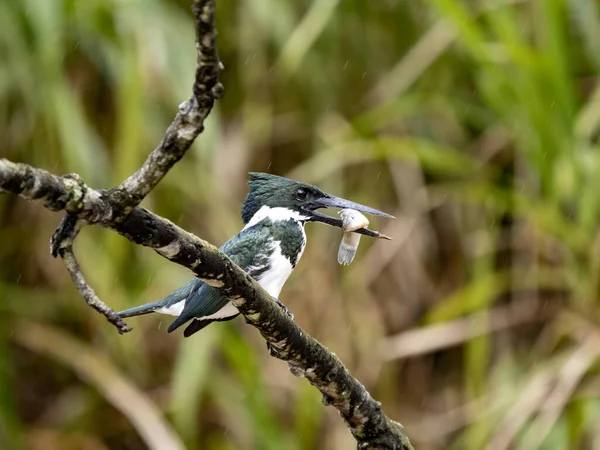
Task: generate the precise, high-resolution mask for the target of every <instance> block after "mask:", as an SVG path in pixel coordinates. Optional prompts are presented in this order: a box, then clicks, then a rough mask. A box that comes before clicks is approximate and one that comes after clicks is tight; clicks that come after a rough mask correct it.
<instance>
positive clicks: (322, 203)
mask: <svg viewBox="0 0 600 450" xmlns="http://www.w3.org/2000/svg"><path fill="white" fill-rule="evenodd" d="M311 207H312V208H311V211H310V214H311V217H310V219H309V221H311V222H321V223H325V224H327V225H331V226H333V227H338V228H342V227H343V223H342V220H341V219H337V218H335V217H330V216H328V215H326V214H321V213H320V212H318V211H316V210H317V209H319V208H339V209H354V210H356V211H360V212H363V213H367V214H374V215H376V216H382V217H389V218H391V219H395V217H394V216H392V215H391V214H388V213H384V212H383V211H379V210H378V209H375V208H371V207H370V206H365V205H361V204H360V203H355V202H351V201H350V200H346V199H344V198H340V197H336V196H334V195H330V194H327V195H326V196H325V197H321V198H318V199H315V200H313V202H312V205H311ZM354 232H355V233H359V234H364V235H366V236H371V237H376V238H381V239H391V238H390V237H388V236H386V235H385V234H381V233H379V232H377V231H373V230H369V229H368V228H359V229H358V230H355V231H354Z"/></svg>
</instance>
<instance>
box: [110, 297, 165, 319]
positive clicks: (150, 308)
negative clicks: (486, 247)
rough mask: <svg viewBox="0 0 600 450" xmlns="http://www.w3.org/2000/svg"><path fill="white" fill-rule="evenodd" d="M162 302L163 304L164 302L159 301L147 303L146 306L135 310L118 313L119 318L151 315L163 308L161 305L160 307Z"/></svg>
mask: <svg viewBox="0 0 600 450" xmlns="http://www.w3.org/2000/svg"><path fill="white" fill-rule="evenodd" d="M161 302H162V300H159V301H157V302H152V303H146V304H145V305H140V306H136V307H135V308H129V309H126V310H125V311H119V312H118V313H117V316H119V317H121V318H123V319H124V318H126V317H133V316H141V315H144V314H150V313H153V312H154V311H156V310H157V309H160V308H161V305H160V303H161Z"/></svg>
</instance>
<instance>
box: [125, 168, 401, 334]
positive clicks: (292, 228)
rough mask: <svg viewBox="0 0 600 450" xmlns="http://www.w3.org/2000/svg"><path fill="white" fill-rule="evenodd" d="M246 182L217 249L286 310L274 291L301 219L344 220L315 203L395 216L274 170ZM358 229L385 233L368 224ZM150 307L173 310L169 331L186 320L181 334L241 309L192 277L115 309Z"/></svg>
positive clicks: (296, 250) (285, 273)
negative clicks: (233, 226)
mask: <svg viewBox="0 0 600 450" xmlns="http://www.w3.org/2000/svg"><path fill="white" fill-rule="evenodd" d="M248 186H249V191H248V195H247V196H246V199H245V200H244V203H243V204H242V220H243V222H244V228H243V229H242V231H240V232H239V233H238V234H236V235H235V236H234V237H232V238H231V239H229V240H228V241H227V242H225V244H223V246H222V247H221V248H220V250H221V251H222V252H223V253H225V254H226V255H227V256H228V257H229V258H230V259H231V260H232V261H233V262H235V263H236V264H237V265H238V266H240V267H241V268H242V269H243V270H244V271H245V272H246V273H247V274H248V275H250V276H251V277H252V278H254V279H255V280H256V281H257V282H258V283H259V284H260V285H261V286H262V287H263V289H265V290H266V291H267V292H268V293H269V295H271V297H272V298H273V300H274V301H276V302H277V303H278V304H279V305H280V306H281V307H282V308H283V309H284V310H285V311H286V312H287V313H288V314H290V313H289V311H288V310H287V308H285V306H284V305H283V303H281V302H280V301H279V299H278V297H279V293H280V292H281V289H282V288H283V285H284V283H285V282H286V281H287V279H288V277H289V276H290V275H291V273H292V271H293V270H294V268H295V267H296V265H297V264H298V261H300V258H301V256H302V253H303V252H304V247H305V246H306V234H305V232H304V225H305V224H306V223H307V222H321V223H325V224H327V225H331V226H334V227H338V228H342V227H343V222H342V220H340V219H337V218H335V217H331V216H328V215H325V214H321V213H320V212H318V211H317V210H318V209H320V208H339V209H353V210H357V211H361V212H364V213H367V214H374V215H378V216H383V217H390V218H393V216H391V215H389V214H387V213H384V212H382V211H379V210H377V209H374V208H370V207H368V206H363V205H360V204H358V203H354V202H351V201H349V200H345V199H343V198H339V197H336V196H334V195H331V194H328V193H326V192H323V191H322V190H321V189H319V188H318V187H316V186H313V185H311V184H306V183H301V182H298V181H294V180H290V179H289V178H285V177H281V176H277V175H272V174H267V173H258V172H251V173H250V178H249V181H248ZM356 232H358V233H360V234H365V235H367V236H371V237H377V238H387V236H385V235H383V234H380V233H378V232H377V231H373V230H369V229H368V228H362V229H359V230H356ZM153 312H157V313H162V314H169V315H173V316H177V318H176V319H175V320H174V321H173V322H172V323H171V325H170V326H169V328H168V332H169V333H171V332H173V331H174V330H176V329H177V328H179V327H180V326H182V325H184V324H186V323H188V322H189V325H188V326H187V328H186V329H185V331H184V333H183V335H184V336H185V337H189V336H191V335H192V334H194V333H196V332H198V331H200V330H201V329H203V328H204V327H206V326H207V325H209V324H211V323H212V322H222V321H227V320H231V319H234V318H235V317H236V316H237V315H238V314H239V311H238V310H237V308H236V307H235V306H233V304H232V303H231V302H230V301H229V300H228V299H227V297H225V296H224V295H222V294H221V293H220V292H219V290H217V289H215V288H213V287H211V286H209V285H208V284H206V283H204V282H203V281H202V280H200V279H198V278H193V279H192V280H191V281H190V282H189V283H187V284H186V285H184V286H182V287H181V288H179V289H177V290H176V291H175V292H173V293H171V294H169V295H167V296H166V297H164V298H163V299H161V300H158V301H155V302H152V303H147V304H145V305H141V306H137V307H135V308H131V309H127V310H125V311H121V312H119V313H117V315H118V316H119V317H122V318H125V317H131V316H138V315H142V314H149V313H153ZM290 315H291V314H290Z"/></svg>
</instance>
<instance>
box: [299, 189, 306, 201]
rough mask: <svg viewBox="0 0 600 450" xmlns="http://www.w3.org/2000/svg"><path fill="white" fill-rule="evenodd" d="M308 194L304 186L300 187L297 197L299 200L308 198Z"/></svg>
mask: <svg viewBox="0 0 600 450" xmlns="http://www.w3.org/2000/svg"><path fill="white" fill-rule="evenodd" d="M307 195H308V193H307V192H306V191H305V190H304V189H302V188H300V189H298V190H297V191H296V198H297V199H298V200H306V196H307Z"/></svg>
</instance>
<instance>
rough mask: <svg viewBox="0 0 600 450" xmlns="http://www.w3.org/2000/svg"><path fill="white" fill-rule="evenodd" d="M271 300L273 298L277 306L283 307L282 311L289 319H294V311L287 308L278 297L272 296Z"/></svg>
mask: <svg viewBox="0 0 600 450" xmlns="http://www.w3.org/2000/svg"><path fill="white" fill-rule="evenodd" d="M273 300H275V303H277V304H278V305H279V307H280V308H281V309H283V312H284V313H286V314H287V315H288V316H289V318H290V319H292V320H294V313H293V312H291V311H290V310H289V309H287V306H285V305H284V304H283V303H282V302H281V301H279V299H278V298H275V297H273Z"/></svg>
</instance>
